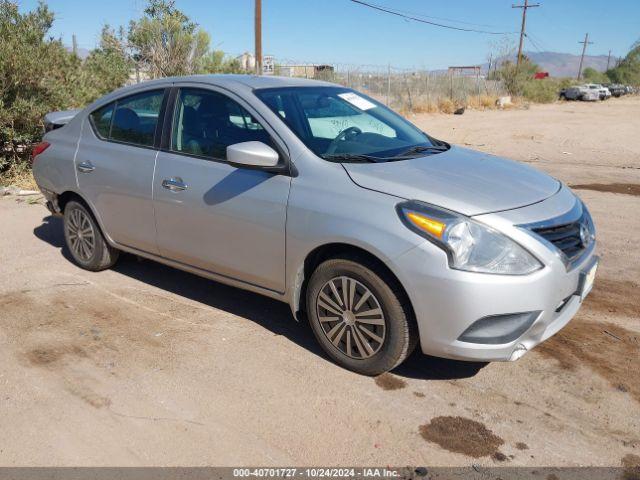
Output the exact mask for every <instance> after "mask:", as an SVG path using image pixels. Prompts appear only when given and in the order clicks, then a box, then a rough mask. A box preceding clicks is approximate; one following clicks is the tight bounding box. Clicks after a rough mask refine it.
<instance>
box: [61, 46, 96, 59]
mask: <svg viewBox="0 0 640 480" xmlns="http://www.w3.org/2000/svg"><path fill="white" fill-rule="evenodd" d="M64 48H65V49H66V50H67V52H71V51H73V48H72V47H66V46H65V47H64ZM77 53H78V56H79V57H80V59H82V60H84V59H85V58H87V57H88V56H89V53H90V52H89V50H87V49H86V48H82V47H78V52H77Z"/></svg>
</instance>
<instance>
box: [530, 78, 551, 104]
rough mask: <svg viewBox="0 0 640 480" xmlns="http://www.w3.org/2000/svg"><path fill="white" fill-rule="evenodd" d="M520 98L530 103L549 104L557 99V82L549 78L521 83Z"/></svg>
mask: <svg viewBox="0 0 640 480" xmlns="http://www.w3.org/2000/svg"><path fill="white" fill-rule="evenodd" d="M521 88H522V96H523V97H524V98H526V99H527V100H529V101H531V102H536V103H551V102H553V101H555V100H557V99H558V92H559V91H560V88H559V82H558V81H554V80H552V79H549V78H545V79H542V80H535V79H531V80H527V81H525V82H522V87H521Z"/></svg>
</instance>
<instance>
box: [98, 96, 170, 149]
mask: <svg viewBox="0 0 640 480" xmlns="http://www.w3.org/2000/svg"><path fill="white" fill-rule="evenodd" d="M163 97H164V90H153V91H151V92H143V93H139V94H137V95H132V96H130V97H127V98H124V99H122V100H118V101H117V103H116V110H115V113H114V114H113V120H112V122H111V123H112V124H111V137H110V138H111V140H117V141H120V142H126V143H133V144H135V145H141V146H147V147H151V146H153V141H154V137H155V131H156V125H157V123H158V116H159V115H160V107H161V105H162V99H163Z"/></svg>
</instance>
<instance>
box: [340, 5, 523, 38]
mask: <svg viewBox="0 0 640 480" xmlns="http://www.w3.org/2000/svg"><path fill="white" fill-rule="evenodd" d="M351 1H352V2H353V3H357V4H359V5H363V6H365V7H369V8H372V9H374V10H378V11H380V12H384V13H388V14H390V15H395V16H397V17H401V18H404V19H406V20H413V21H415V22H420V23H426V24H428V25H433V26H436V27H441V28H448V29H450V30H458V31H461V32H474V33H485V34H488V35H512V34H514V33H516V32H490V31H488V30H476V29H473V28H463V27H454V26H453V25H445V24H443V23H437V22H432V21H430V20H425V19H424V18H418V17H415V16H412V15H405V14H404V13H400V12H399V11H397V10H391V9H389V8H385V7H381V6H379V5H374V4H372V3H367V2H364V1H362V0H351Z"/></svg>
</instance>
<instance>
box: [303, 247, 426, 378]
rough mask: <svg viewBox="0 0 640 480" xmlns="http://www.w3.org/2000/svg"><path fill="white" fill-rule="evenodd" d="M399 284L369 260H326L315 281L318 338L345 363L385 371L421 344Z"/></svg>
mask: <svg viewBox="0 0 640 480" xmlns="http://www.w3.org/2000/svg"><path fill="white" fill-rule="evenodd" d="M402 298H403V295H402V292H401V291H400V289H399V287H398V286H397V282H395V281H394V279H392V278H390V276H389V275H387V274H385V273H384V272H382V271H381V270H379V269H377V268H375V266H374V265H372V264H370V263H369V262H366V261H364V262H362V261H357V260H352V259H346V258H340V259H332V260H327V261H325V262H323V263H322V264H320V265H319V266H318V268H317V269H316V271H315V272H314V273H313V275H312V276H311V279H310V280H309V287H308V289H307V298H306V301H307V303H306V305H307V315H308V318H309V322H310V324H311V328H312V329H313V332H314V334H315V336H316V338H317V339H318V342H319V343H320V345H321V346H322V348H323V349H324V350H325V351H326V352H327V354H328V355H329V356H330V357H331V358H332V359H333V360H334V361H335V362H336V363H338V364H339V365H341V366H343V367H345V368H348V369H349V370H353V371H355V372H358V373H362V374H365V375H379V374H381V373H384V372H386V371H388V370H391V369H393V368H394V367H396V366H397V365H399V364H400V363H401V362H402V361H404V359H405V358H406V357H407V356H408V355H409V354H410V353H411V352H412V351H413V349H414V348H415V345H416V344H417V338H418V337H417V328H416V326H415V322H414V321H413V318H412V317H411V313H410V309H409V307H408V305H407V302H406V301H405V302H404V305H403V302H401V299H402Z"/></svg>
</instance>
